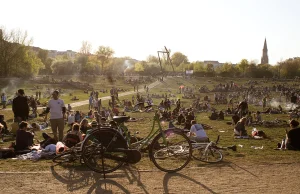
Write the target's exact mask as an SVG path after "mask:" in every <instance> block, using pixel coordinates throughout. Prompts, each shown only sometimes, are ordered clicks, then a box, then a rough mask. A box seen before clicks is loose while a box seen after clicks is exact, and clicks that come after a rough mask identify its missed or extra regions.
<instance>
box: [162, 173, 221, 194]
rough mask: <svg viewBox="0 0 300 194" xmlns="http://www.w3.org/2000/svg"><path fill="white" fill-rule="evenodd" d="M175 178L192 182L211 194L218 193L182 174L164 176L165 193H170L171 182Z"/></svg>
mask: <svg viewBox="0 0 300 194" xmlns="http://www.w3.org/2000/svg"><path fill="white" fill-rule="evenodd" d="M175 177H179V178H181V179H186V180H188V181H191V182H193V183H195V184H197V185H199V186H201V187H203V188H204V189H205V190H207V191H208V192H210V193H213V194H215V193H216V192H215V191H213V190H212V189H211V188H209V187H207V186H206V185H204V184H203V183H201V182H199V181H197V180H195V179H193V178H191V177H189V176H186V175H184V174H180V173H166V174H165V176H164V179H163V187H164V193H170V191H169V187H170V186H169V180H170V179H172V178H175Z"/></svg>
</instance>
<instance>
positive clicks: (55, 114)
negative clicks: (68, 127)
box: [45, 90, 66, 141]
mask: <svg viewBox="0 0 300 194" xmlns="http://www.w3.org/2000/svg"><path fill="white" fill-rule="evenodd" d="M58 95H59V92H58V91H57V90H55V91H54V92H53V93H52V97H53V98H52V99H51V100H49V102H48V106H47V109H46V116H45V121H47V115H48V113H49V112H50V114H51V116H50V123H51V128H52V132H53V135H54V139H55V140H59V141H62V139H63V133H64V127H65V123H64V120H65V113H66V107H65V103H64V101H63V100H62V99H59V98H58ZM57 130H58V138H57Z"/></svg>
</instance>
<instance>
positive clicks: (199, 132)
mask: <svg viewBox="0 0 300 194" xmlns="http://www.w3.org/2000/svg"><path fill="white" fill-rule="evenodd" d="M191 125H192V126H191V129H190V132H189V133H188V136H189V138H190V139H191V140H192V141H196V142H208V141H209V139H208V137H207V135H206V132H205V131H204V128H203V126H202V125H201V124H197V122H196V121H195V120H192V121H191Z"/></svg>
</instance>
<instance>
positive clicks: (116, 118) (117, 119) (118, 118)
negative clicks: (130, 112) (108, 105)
mask: <svg viewBox="0 0 300 194" xmlns="http://www.w3.org/2000/svg"><path fill="white" fill-rule="evenodd" d="M129 118H130V117H128V116H114V117H113V121H115V122H117V123H123V122H125V121H128V119H129Z"/></svg>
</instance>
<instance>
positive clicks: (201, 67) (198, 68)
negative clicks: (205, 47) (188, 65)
mask: <svg viewBox="0 0 300 194" xmlns="http://www.w3.org/2000/svg"><path fill="white" fill-rule="evenodd" d="M192 64H193V66H194V68H193V69H194V72H204V71H205V68H204V63H203V62H200V61H196V62H193V63H192Z"/></svg>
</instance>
